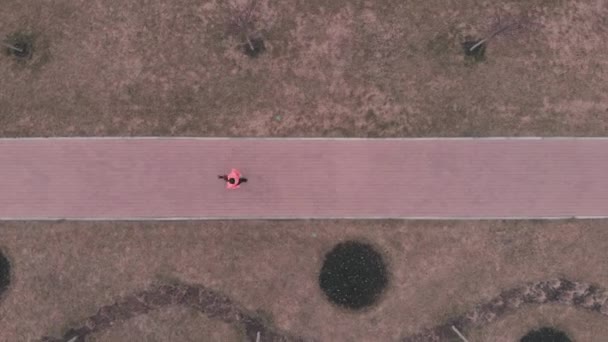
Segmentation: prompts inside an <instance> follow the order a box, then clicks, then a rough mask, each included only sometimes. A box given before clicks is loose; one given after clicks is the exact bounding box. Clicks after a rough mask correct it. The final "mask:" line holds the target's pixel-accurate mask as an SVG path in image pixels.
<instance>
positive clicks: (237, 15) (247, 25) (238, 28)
mask: <svg viewBox="0 0 608 342" xmlns="http://www.w3.org/2000/svg"><path fill="white" fill-rule="evenodd" d="M224 4H225V8H226V10H227V12H228V15H229V18H228V22H229V25H228V29H229V31H230V33H232V34H234V35H237V36H239V37H240V39H243V40H244V41H245V43H246V44H247V45H246V47H247V48H248V50H249V51H250V53H251V54H252V56H254V55H255V54H257V53H258V52H260V51H261V50H263V48H264V47H263V41H262V40H261V39H260V38H259V37H258V36H259V31H258V30H257V29H256V26H255V23H256V21H257V17H256V15H255V11H256V9H257V5H258V0H248V1H247V3H246V5H245V6H243V7H242V8H239V6H237V5H235V4H230V3H229V2H225V3H224Z"/></svg>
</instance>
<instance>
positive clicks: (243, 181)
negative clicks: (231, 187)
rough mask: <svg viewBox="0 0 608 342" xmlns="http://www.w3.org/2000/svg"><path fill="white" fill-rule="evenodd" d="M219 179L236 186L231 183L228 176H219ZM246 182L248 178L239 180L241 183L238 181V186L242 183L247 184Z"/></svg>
mask: <svg viewBox="0 0 608 342" xmlns="http://www.w3.org/2000/svg"><path fill="white" fill-rule="evenodd" d="M217 178H219V179H223V180H224V181H225V182H229V183H230V184H234V183H232V182H230V181H229V179H228V176H226V175H223V176H217ZM245 182H247V178H239V181H238V183H236V185H240V184H241V183H245Z"/></svg>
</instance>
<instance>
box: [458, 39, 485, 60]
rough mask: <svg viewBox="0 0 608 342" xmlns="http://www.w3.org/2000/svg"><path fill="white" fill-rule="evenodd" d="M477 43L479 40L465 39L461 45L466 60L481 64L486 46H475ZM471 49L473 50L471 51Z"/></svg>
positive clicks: (483, 44)
mask: <svg viewBox="0 0 608 342" xmlns="http://www.w3.org/2000/svg"><path fill="white" fill-rule="evenodd" d="M477 43H479V40H475V39H467V40H465V41H464V42H463V43H462V48H463V50H464V55H465V57H466V58H469V59H473V60H475V61H476V62H481V61H483V60H484V59H485V55H486V45H487V44H486V43H481V44H479V45H477ZM476 45H477V46H476ZM473 47H475V48H474V49H473Z"/></svg>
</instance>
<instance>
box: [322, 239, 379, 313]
mask: <svg viewBox="0 0 608 342" xmlns="http://www.w3.org/2000/svg"><path fill="white" fill-rule="evenodd" d="M387 284H388V276H387V270H386V265H385V263H384V260H383V259H382V256H381V255H380V253H378V252H377V251H376V250H374V248H373V247H372V246H370V245H368V244H365V243H361V242H356V241H347V242H343V243H339V244H338V245H336V246H335V247H334V248H333V249H332V250H331V251H330V252H328V253H327V254H326V255H325V261H324V262H323V267H322V268H321V272H320V274H319V286H320V287H321V289H322V290H323V292H324V293H325V295H326V296H327V298H328V299H329V301H330V302H332V303H334V304H336V305H339V306H342V307H345V308H348V309H352V310H358V309H363V308H365V307H368V306H370V305H372V304H374V303H375V302H376V300H377V299H378V297H379V296H380V294H381V293H382V291H383V290H384V289H385V288H386V286H387Z"/></svg>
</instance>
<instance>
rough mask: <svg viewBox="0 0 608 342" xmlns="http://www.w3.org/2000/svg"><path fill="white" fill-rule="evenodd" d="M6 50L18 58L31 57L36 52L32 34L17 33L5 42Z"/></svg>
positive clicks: (8, 53) (25, 58)
mask: <svg viewBox="0 0 608 342" xmlns="http://www.w3.org/2000/svg"><path fill="white" fill-rule="evenodd" d="M3 46H4V48H5V52H6V54H7V55H9V56H13V57H15V58H16V59H20V60H27V59H31V58H32V55H33V52H34V39H33V37H32V36H31V35H28V34H22V33H15V34H13V35H11V36H10V37H8V39H7V40H6V41H5V42H4V44H3Z"/></svg>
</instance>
